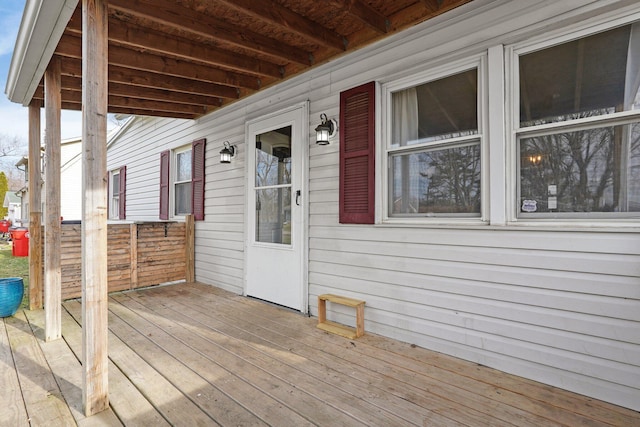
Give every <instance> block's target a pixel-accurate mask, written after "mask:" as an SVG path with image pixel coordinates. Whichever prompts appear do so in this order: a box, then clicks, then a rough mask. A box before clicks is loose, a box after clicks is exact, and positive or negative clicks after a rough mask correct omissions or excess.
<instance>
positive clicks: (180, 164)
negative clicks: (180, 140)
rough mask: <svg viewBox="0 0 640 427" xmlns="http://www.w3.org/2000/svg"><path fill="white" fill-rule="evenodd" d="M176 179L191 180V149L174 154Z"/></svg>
mask: <svg viewBox="0 0 640 427" xmlns="http://www.w3.org/2000/svg"><path fill="white" fill-rule="evenodd" d="M176 171H177V172H176V173H177V175H176V181H191V150H189V151H183V152H181V153H178V154H177V155H176Z"/></svg>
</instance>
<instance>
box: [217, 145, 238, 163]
mask: <svg viewBox="0 0 640 427" xmlns="http://www.w3.org/2000/svg"><path fill="white" fill-rule="evenodd" d="M235 153H236V150H235V146H233V145H229V143H228V142H225V143H224V148H223V149H222V150H220V163H231V158H232V157H233V156H234V154H235Z"/></svg>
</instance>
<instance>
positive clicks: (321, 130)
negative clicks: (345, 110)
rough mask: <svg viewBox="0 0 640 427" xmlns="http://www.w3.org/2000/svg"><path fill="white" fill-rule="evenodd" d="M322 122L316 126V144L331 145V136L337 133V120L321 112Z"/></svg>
mask: <svg viewBox="0 0 640 427" xmlns="http://www.w3.org/2000/svg"><path fill="white" fill-rule="evenodd" d="M320 120H321V123H320V124H319V125H318V126H317V127H316V144H318V145H329V138H330V137H332V136H333V135H334V134H335V130H336V129H337V123H336V121H335V120H333V119H331V120H329V119H327V115H326V114H324V113H322V114H320Z"/></svg>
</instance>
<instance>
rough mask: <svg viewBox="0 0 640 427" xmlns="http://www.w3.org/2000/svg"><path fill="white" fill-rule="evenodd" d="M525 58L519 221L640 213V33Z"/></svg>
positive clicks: (614, 33)
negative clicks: (520, 218)
mask: <svg viewBox="0 0 640 427" xmlns="http://www.w3.org/2000/svg"><path fill="white" fill-rule="evenodd" d="M518 53H519V55H516V58H517V59H518V67H517V69H516V70H517V71H518V77H517V81H518V82H519V93H518V95H519V103H518V107H519V108H518V114H517V115H516V117H517V118H518V123H517V125H516V129H517V147H518V148H517V152H518V158H519V162H518V165H517V166H518V188H517V189H518V204H519V206H518V212H519V213H518V216H519V217H522V218H527V217H533V218H536V217H541V218H545V217H547V218H549V217H560V218H561V217H576V218H579V217H583V216H587V217H589V218H597V217H598V216H611V215H615V216H617V217H624V216H629V215H633V214H632V213H633V212H640V112H639V111H638V103H639V101H640V98H639V96H638V95H639V92H638V87H639V86H640V26H638V24H634V25H627V26H624V27H620V28H615V29H612V30H609V31H605V32H602V33H598V34H594V35H590V36H587V37H583V38H580V39H577V40H573V41H569V42H566V43H563V44H559V45H555V46H549V47H544V46H543V47H536V50H534V51H529V52H526V51H524V52H518Z"/></svg>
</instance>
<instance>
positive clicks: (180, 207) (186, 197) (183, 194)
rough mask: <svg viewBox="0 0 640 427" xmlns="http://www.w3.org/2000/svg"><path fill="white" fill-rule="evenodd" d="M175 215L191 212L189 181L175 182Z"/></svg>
mask: <svg viewBox="0 0 640 427" xmlns="http://www.w3.org/2000/svg"><path fill="white" fill-rule="evenodd" d="M175 189H176V203H175V205H176V209H175V214H176V215H186V214H190V213H191V182H185V183H182V184H176V186H175Z"/></svg>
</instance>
